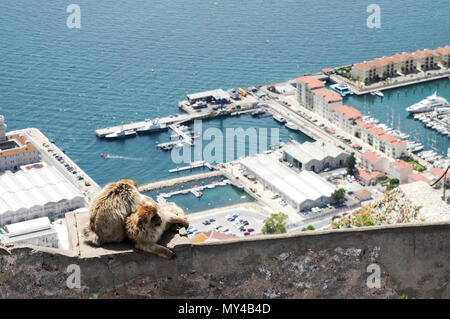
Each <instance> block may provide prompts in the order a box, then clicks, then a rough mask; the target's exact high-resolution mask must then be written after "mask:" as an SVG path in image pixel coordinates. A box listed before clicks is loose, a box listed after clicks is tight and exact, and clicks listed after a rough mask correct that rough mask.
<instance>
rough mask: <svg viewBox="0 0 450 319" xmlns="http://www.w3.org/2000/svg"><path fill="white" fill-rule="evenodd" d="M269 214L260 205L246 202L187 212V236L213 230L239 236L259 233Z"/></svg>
mask: <svg viewBox="0 0 450 319" xmlns="http://www.w3.org/2000/svg"><path fill="white" fill-rule="evenodd" d="M269 216H270V213H269V212H267V211H265V210H264V209H263V208H262V207H261V206H259V205H257V204H248V203H247V204H238V205H233V206H228V207H222V208H217V209H213V210H208V211H203V212H200V213H196V214H189V215H187V217H188V219H189V223H190V227H189V228H188V237H193V236H194V235H195V234H196V233H198V232H204V231H213V230H214V231H217V232H222V233H225V234H233V235H236V236H240V237H244V236H245V237H247V236H251V235H256V234H261V228H262V227H263V225H264V220H265V219H266V218H267V217H269Z"/></svg>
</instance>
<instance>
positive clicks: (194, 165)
mask: <svg viewBox="0 0 450 319" xmlns="http://www.w3.org/2000/svg"><path fill="white" fill-rule="evenodd" d="M201 167H206V168H209V169H210V170H213V169H214V166H212V165H211V164H209V163H208V162H205V161H198V162H192V163H191V164H189V165H188V166H183V167H177V168H172V169H169V173H178V172H182V171H187V170H192V169H195V168H201Z"/></svg>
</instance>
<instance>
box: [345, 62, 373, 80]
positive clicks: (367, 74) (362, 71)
mask: <svg viewBox="0 0 450 319" xmlns="http://www.w3.org/2000/svg"><path fill="white" fill-rule="evenodd" d="M351 74H352V78H354V79H355V80H356V81H361V82H364V83H367V82H371V81H374V80H376V78H377V76H378V72H377V66H376V65H375V64H374V63H372V62H371V61H364V62H362V63H356V64H355V65H353V67H352V72H351Z"/></svg>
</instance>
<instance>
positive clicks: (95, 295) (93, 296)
mask: <svg viewBox="0 0 450 319" xmlns="http://www.w3.org/2000/svg"><path fill="white" fill-rule="evenodd" d="M89 299H98V294H93V295H92V297H89Z"/></svg>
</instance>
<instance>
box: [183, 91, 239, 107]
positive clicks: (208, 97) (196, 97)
mask: <svg viewBox="0 0 450 319" xmlns="http://www.w3.org/2000/svg"><path fill="white" fill-rule="evenodd" d="M230 98H231V97H230V94H229V93H228V92H225V91H224V90H222V89H217V90H211V91H206V92H200V93H194V94H188V95H187V99H188V101H189V103H190V104H194V103H197V102H205V103H215V104H220V103H221V102H222V103H229V102H230Z"/></svg>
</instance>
